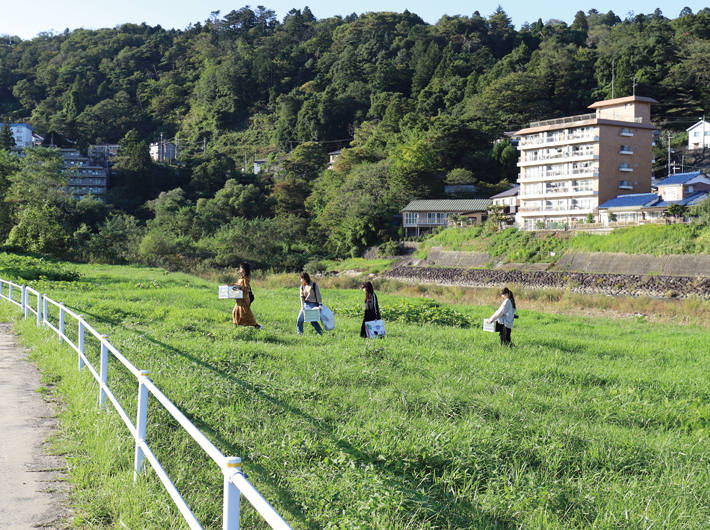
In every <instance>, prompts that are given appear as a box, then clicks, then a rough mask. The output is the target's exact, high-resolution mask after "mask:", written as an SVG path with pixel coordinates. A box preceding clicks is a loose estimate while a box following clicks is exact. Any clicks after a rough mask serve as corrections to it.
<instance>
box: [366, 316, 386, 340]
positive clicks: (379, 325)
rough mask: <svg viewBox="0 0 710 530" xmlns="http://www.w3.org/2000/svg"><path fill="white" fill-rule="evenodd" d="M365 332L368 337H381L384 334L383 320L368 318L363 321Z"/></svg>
mask: <svg viewBox="0 0 710 530" xmlns="http://www.w3.org/2000/svg"><path fill="white" fill-rule="evenodd" d="M365 332H366V333H367V338H368V339H381V338H382V337H384V336H385V322H384V320H370V321H369V322H365Z"/></svg>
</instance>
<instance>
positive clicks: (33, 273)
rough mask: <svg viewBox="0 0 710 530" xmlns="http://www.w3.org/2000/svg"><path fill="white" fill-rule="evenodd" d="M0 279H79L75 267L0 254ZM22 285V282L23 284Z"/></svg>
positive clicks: (28, 257) (68, 280)
mask: <svg viewBox="0 0 710 530" xmlns="http://www.w3.org/2000/svg"><path fill="white" fill-rule="evenodd" d="M0 277H2V278H3V279H6V280H10V281H15V282H17V281H19V280H26V281H30V282H31V281H64V282H73V281H76V280H78V279H79V278H80V277H81V274H80V273H79V272H78V271H77V270H76V268H75V267H73V266H70V265H69V264H67V263H63V262H57V261H56V260H52V261H47V260H46V259H44V258H35V257H31V256H20V255H17V254H8V253H7V252H2V253H0ZM23 283H24V282H23Z"/></svg>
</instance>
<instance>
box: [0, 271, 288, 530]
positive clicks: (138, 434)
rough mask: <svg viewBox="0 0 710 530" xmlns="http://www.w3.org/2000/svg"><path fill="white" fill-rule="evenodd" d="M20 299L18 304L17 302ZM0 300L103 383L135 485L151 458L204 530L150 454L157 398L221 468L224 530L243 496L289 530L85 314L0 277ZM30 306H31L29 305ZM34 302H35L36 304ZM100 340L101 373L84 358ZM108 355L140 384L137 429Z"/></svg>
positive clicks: (235, 527)
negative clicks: (123, 434) (126, 437)
mask: <svg viewBox="0 0 710 530" xmlns="http://www.w3.org/2000/svg"><path fill="white" fill-rule="evenodd" d="M18 298H19V301H18V300H17V299H18ZM0 299H4V300H7V301H8V302H10V303H12V304H14V305H16V306H18V307H20V309H21V310H22V312H23V313H24V316H25V318H28V317H29V314H30V313H32V314H33V315H36V316H37V325H38V326H44V327H47V328H50V329H52V330H53V331H54V332H55V333H56V334H57V335H59V341H60V343H63V342H66V343H67V344H69V346H71V347H72V349H74V351H75V352H76V353H77V355H78V367H79V370H82V369H83V368H84V367H86V368H88V369H89V372H91V375H92V376H93V377H94V379H96V381H97V382H98V383H99V406H100V407H106V400H107V399H108V400H109V401H111V403H113V406H114V407H115V409H116V411H117V412H118V414H119V416H120V417H121V419H122V420H123V422H124V423H125V424H126V427H128V430H129V431H130V432H131V435H133V438H134V439H135V441H136V449H135V459H134V477H133V478H134V480H137V479H138V475H139V474H140V472H141V470H142V469H143V460H144V459H148V462H150V464H151V466H153V469H154V470H155V472H156V474H157V475H158V477H159V478H160V480H161V482H162V483H163V485H164V486H165V489H166V490H167V491H168V493H169V494H170V497H172V499H173V502H175V505H176V506H177V508H178V509H179V510H180V513H181V514H182V516H183V517H184V518H185V521H186V522H187V524H188V525H189V527H190V528H192V529H193V530H196V529H199V530H202V526H201V525H200V523H199V521H198V520H197V519H196V518H195V515H194V514H193V513H192V510H190V507H189V506H188V505H187V503H186V502H185V499H183V498H182V495H180V492H179V491H178V489H177V488H176V487H175V484H173V482H172V480H170V477H169V476H168V474H167V473H166V472H165V470H164V469H163V466H161V464H160V462H159V461H158V458H157V457H156V456H155V454H153V451H151V449H150V446H149V445H148V442H147V440H146V430H147V420H148V397H149V395H150V394H152V395H153V397H154V398H155V399H157V400H158V402H159V403H160V404H161V405H162V406H163V407H165V409H166V410H167V411H168V412H169V413H170V415H171V416H172V417H173V418H175V420H176V421H177V422H178V423H179V424H180V425H181V426H182V427H183V429H185V431H187V433H188V434H189V435H190V436H191V437H192V438H193V440H195V441H196V442H197V443H198V444H199V446H200V447H202V449H203V450H204V451H205V452H206V453H207V454H208V455H209V457H210V458H211V459H212V460H213V461H214V462H215V463H216V464H217V465H218V466H219V467H220V469H221V470H222V474H223V475H224V505H223V512H222V513H223V520H224V523H223V527H222V528H223V529H224V530H239V508H240V506H239V504H240V494H241V495H244V497H246V499H247V500H248V501H249V502H250V503H251V504H252V506H254V508H255V509H256V510H257V511H258V512H259V514H261V516H262V517H263V518H264V519H265V520H266V522H267V523H269V525H270V526H271V528H274V529H276V530H286V529H291V527H290V526H289V524H288V523H287V522H286V521H284V520H283V518H281V516H280V515H279V514H278V512H277V511H276V510H274V508H273V507H272V506H271V505H270V504H269V503H268V502H267V501H266V499H264V497H262V496H261V494H260V493H259V492H258V491H257V489H256V488H255V487H254V486H253V485H252V484H251V483H250V482H249V481H248V480H247V477H246V475H245V474H244V473H243V472H242V471H241V462H242V461H241V459H240V458H238V457H235V456H228V457H227V456H224V455H223V454H222V452H221V451H220V450H219V449H217V448H216V447H215V446H214V445H213V444H212V442H210V441H209V440H208V439H207V437H206V436H205V435H204V434H202V432H200V430H199V429H198V428H197V427H195V426H194V425H193V424H192V422H191V421H190V420H188V419H187V417H186V416H185V415H184V414H183V413H182V412H181V411H180V409H178V408H177V407H176V406H175V405H174V404H173V403H172V402H171V401H170V400H169V399H168V398H167V397H166V396H165V394H163V393H162V392H161V391H160V389H159V388H158V387H156V386H155V384H153V382H152V381H151V380H150V378H149V377H148V375H149V372H148V371H147V370H139V369H138V368H136V367H135V366H133V364H131V362H130V361H129V360H128V359H126V357H124V356H123V354H121V352H119V351H118V350H117V349H116V348H115V347H114V346H113V345H112V344H111V343H110V342H109V340H108V335H102V334H101V333H99V332H98V331H96V329H94V328H93V327H92V326H91V325H90V324H88V323H87V322H86V321H85V320H84V316H83V315H77V314H76V313H74V312H73V311H71V310H70V309H68V308H67V307H66V306H65V305H64V304H63V303H58V302H55V301H54V300H52V299H51V298H49V297H48V296H47V295H46V294H40V293H39V292H38V291H36V290H34V289H32V288H31V287H27V286H25V285H18V284H16V283H13V282H10V281H7V280H3V279H2V278H0ZM30 302H32V303H30ZM35 302H36V303H35ZM50 307H52V308H56V309H58V310H59V318H58V326H55V325H54V324H52V323H51V322H50V320H49V319H48V318H47V316H48V315H49V312H48V311H49V308H50ZM67 316H68V317H70V318H72V319H74V320H76V322H77V325H78V328H77V329H78V334H77V337H78V338H77V342H78V344H74V342H72V340H71V339H70V338H69V337H68V336H67V335H66V333H65V330H66V318H67ZM87 331H88V332H89V333H90V334H91V335H93V336H94V337H96V338H97V339H98V340H99V342H100V359H101V363H100V367H99V371H97V370H96V369H95V368H94V366H93V365H92V364H91V362H90V361H89V359H88V358H87V357H86V355H85V349H84V343H85V342H84V336H85V333H86V332H87ZM109 354H112V355H113V357H115V358H116V359H118V360H119V361H120V362H121V364H122V365H123V366H124V367H125V368H127V369H128V371H129V372H131V373H132V374H133V375H134V376H135V377H136V379H137V380H138V412H137V415H136V423H135V425H134V424H133V422H132V421H131V419H130V417H129V416H128V414H127V413H126V411H125V410H124V409H123V407H122V406H121V404H120V403H119V401H118V399H117V398H116V396H115V395H114V394H113V392H112V391H111V388H110V386H109V383H108V365H109Z"/></svg>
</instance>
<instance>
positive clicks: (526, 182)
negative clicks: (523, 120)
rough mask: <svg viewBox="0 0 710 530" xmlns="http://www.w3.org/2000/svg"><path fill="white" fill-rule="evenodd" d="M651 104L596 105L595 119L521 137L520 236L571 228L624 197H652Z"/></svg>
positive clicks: (570, 120)
mask: <svg viewBox="0 0 710 530" xmlns="http://www.w3.org/2000/svg"><path fill="white" fill-rule="evenodd" d="M653 103H657V101H655V100H653V99H651V98H645V97H640V96H630V97H625V98H617V99H610V100H607V101H597V102H596V103H594V104H593V105H590V106H589V108H590V109H594V112H593V113H590V114H582V115H580V116H568V117H565V118H557V119H554V120H546V121H540V122H533V123H531V124H530V127H528V128H526V129H522V130H520V131H518V132H517V133H515V134H516V136H518V137H519V138H520V142H519V144H518V150H519V152H520V159H519V162H518V167H519V168H520V173H519V176H518V183H519V184H520V197H519V204H520V209H519V212H518V215H517V220H518V222H519V223H520V226H521V228H524V229H525V230H535V229H540V228H546V229H553V228H563V227H565V226H573V225H575V224H576V223H578V222H585V221H586V218H587V215H588V214H592V215H595V214H596V213H597V212H595V208H596V207H597V206H599V205H600V204H603V203H604V202H606V201H609V200H611V199H613V198H614V197H616V196H617V195H619V194H620V193H650V192H651V179H652V169H651V166H652V163H653V151H652V146H653V133H654V131H656V130H657V128H656V127H655V126H654V125H652V124H651V104H653Z"/></svg>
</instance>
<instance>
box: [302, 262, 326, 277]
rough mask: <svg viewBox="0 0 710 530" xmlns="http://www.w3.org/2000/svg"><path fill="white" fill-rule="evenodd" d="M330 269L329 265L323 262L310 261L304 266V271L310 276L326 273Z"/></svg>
mask: <svg viewBox="0 0 710 530" xmlns="http://www.w3.org/2000/svg"><path fill="white" fill-rule="evenodd" d="M327 269H328V265H327V264H326V263H324V262H322V261H317V260H313V261H309V262H308V263H306V264H305V265H304V266H303V270H304V271H305V272H307V273H308V274H310V275H313V274H316V273H317V272H324V271H325V270H327Z"/></svg>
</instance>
